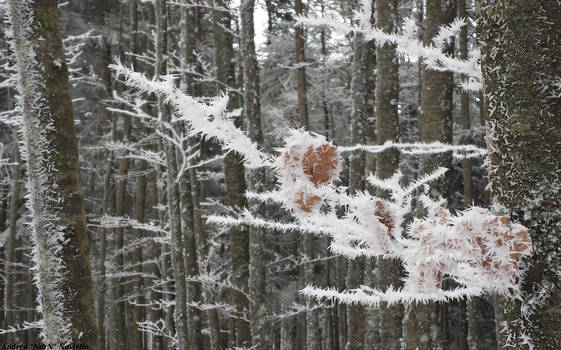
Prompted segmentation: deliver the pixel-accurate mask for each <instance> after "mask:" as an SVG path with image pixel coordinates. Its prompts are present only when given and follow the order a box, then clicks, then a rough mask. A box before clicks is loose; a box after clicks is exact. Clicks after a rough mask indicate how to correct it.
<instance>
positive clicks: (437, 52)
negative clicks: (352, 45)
mask: <svg viewBox="0 0 561 350" xmlns="http://www.w3.org/2000/svg"><path fill="white" fill-rule="evenodd" d="M360 4H361V5H360V9H359V10H358V11H355V16H354V19H355V21H354V23H345V22H342V21H341V20H340V19H338V18H335V17H325V18H308V17H304V16H298V17H297V18H296V22H297V25H307V26H316V27H330V28H333V29H335V30H337V31H339V32H342V33H360V34H362V35H363V38H364V40H375V42H376V45H384V44H386V43H391V44H395V49H396V51H397V52H398V53H400V54H405V55H409V56H417V57H419V58H421V59H422V60H423V62H424V63H425V64H426V65H427V67H428V68H430V69H434V70H439V71H451V72H454V73H457V74H461V75H463V76H465V77H467V80H466V81H463V82H462V83H461V86H462V87H463V88H464V89H465V90H472V91H478V90H480V89H481V87H482V81H483V80H482V75H481V66H480V64H479V60H480V56H481V55H480V52H479V50H474V51H471V52H470V53H469V55H468V59H467V60H463V59H460V58H456V57H453V56H452V55H449V54H446V53H445V52H446V45H447V44H448V40H449V39H450V38H451V37H454V36H455V35H456V34H458V33H459V31H460V28H461V27H462V26H464V25H466V24H465V21H464V19H455V20H454V21H453V22H452V23H450V24H449V25H445V26H442V27H441V28H440V30H439V32H438V34H437V35H436V36H435V38H434V39H433V40H432V44H431V45H425V44H424V43H423V42H422V41H420V40H419V39H418V35H417V33H416V29H417V25H416V23H415V21H414V20H413V19H407V20H405V21H404V24H403V27H402V28H401V33H397V32H395V33H386V32H384V31H383V30H382V29H380V28H376V27H375V26H373V25H372V24H371V22H370V16H371V13H372V0H361V1H360Z"/></svg>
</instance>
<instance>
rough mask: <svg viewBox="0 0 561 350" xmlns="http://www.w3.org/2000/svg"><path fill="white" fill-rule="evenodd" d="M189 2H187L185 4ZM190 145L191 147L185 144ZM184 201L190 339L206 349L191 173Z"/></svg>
mask: <svg viewBox="0 0 561 350" xmlns="http://www.w3.org/2000/svg"><path fill="white" fill-rule="evenodd" d="M184 3H186V2H184ZM193 22H194V21H193V18H192V14H191V10H189V9H187V8H182V9H181V23H180V30H181V34H180V35H181V41H180V50H181V67H182V68H183V69H187V67H188V66H189V65H190V64H192V63H193V62H194V58H193V55H194V49H195V39H194V34H193V32H194V30H195V29H194V28H193ZM181 89H182V90H183V91H185V92H186V93H192V89H193V87H192V83H191V77H190V75H189V74H187V73H185V72H183V73H182V75H181ZM185 146H188V145H185ZM179 186H180V201H181V219H182V221H181V223H182V228H183V233H184V235H183V237H184V240H185V242H184V247H185V256H184V260H185V269H186V274H187V278H188V279H191V280H190V281H189V282H187V304H188V306H187V317H188V324H189V337H190V339H191V349H192V350H201V349H203V334H202V322H203V318H202V312H201V309H200V308H199V307H198V306H192V305H195V304H197V303H200V302H201V297H202V291H201V289H202V288H201V283H200V282H198V281H193V280H192V279H194V278H195V277H196V276H198V275H199V262H198V253H197V239H196V236H195V229H194V215H195V214H194V208H193V199H192V196H191V180H190V176H189V174H184V175H183V176H182V178H181V179H180V183H179Z"/></svg>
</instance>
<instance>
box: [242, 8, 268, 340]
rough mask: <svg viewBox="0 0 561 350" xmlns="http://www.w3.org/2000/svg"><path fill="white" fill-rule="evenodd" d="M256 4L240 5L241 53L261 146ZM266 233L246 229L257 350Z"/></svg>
mask: <svg viewBox="0 0 561 350" xmlns="http://www.w3.org/2000/svg"><path fill="white" fill-rule="evenodd" d="M254 8H255V0H242V2H241V45H240V46H241V52H242V64H243V72H244V81H243V85H244V89H243V90H244V117H245V118H246V119H245V123H246V126H247V128H246V130H247V132H248V134H249V137H250V138H251V140H252V141H253V142H255V143H257V144H259V145H261V144H263V131H262V129H261V104H260V97H259V96H260V91H259V90H260V88H259V65H258V62H257V56H256V54H255V41H254V38H255V30H254V25H253V13H254ZM264 183H265V170H264V169H263V168H260V169H252V170H251V171H250V172H249V174H248V177H247V184H248V189H249V191H253V192H261V191H262V190H264ZM259 206H260V205H259V203H257V202H254V201H250V203H249V207H250V210H251V211H252V212H254V213H259ZM264 238H265V230H263V229H261V228H255V227H252V228H250V229H249V295H250V297H251V302H250V304H249V319H250V320H251V338H252V346H253V347H254V348H256V349H258V350H261V349H262V350H268V349H270V339H269V338H270V335H269V331H268V326H269V325H268V324H267V321H266V317H267V304H266V294H265V278H266V275H265V273H266V263H265V261H266V260H265V246H264V244H265V242H264Z"/></svg>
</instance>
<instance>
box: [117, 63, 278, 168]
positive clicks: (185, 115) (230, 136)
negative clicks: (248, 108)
mask: <svg viewBox="0 0 561 350" xmlns="http://www.w3.org/2000/svg"><path fill="white" fill-rule="evenodd" d="M110 68H111V69H113V70H115V71H116V73H117V75H118V76H122V77H124V78H125V83H126V84H127V85H128V86H130V87H133V88H136V89H138V90H139V91H141V92H146V93H152V94H155V95H158V96H162V97H164V98H165V100H166V102H167V103H169V104H170V105H171V106H172V107H173V110H174V113H175V118H174V119H173V120H172V121H171V123H172V124H175V123H181V122H183V123H188V126H189V127H190V128H191V130H192V131H191V134H203V135H205V136H209V137H214V138H216V139H218V140H219V141H220V142H221V143H222V145H223V147H224V148H225V149H227V150H228V151H236V152H238V153H239V154H241V155H243V156H244V158H245V161H246V163H245V164H246V165H247V166H248V167H250V168H257V167H262V166H264V165H267V164H271V159H270V158H269V156H268V155H267V154H265V153H263V152H261V151H260V150H259V149H258V147H257V145H256V144H255V143H253V142H252V141H251V140H250V139H249V137H247V135H245V134H244V133H243V132H242V131H241V130H240V129H238V128H236V127H235V125H234V122H233V121H232V119H231V117H232V115H231V114H230V113H228V112H227V111H226V106H227V104H228V97H227V96H225V95H223V96H220V97H217V98H214V99H205V100H201V99H195V98H194V97H191V96H188V95H186V94H184V93H182V92H181V91H180V90H179V89H177V88H176V87H175V84H174V77H173V76H170V75H166V76H162V78H161V79H159V80H151V79H148V78H147V77H146V76H145V75H144V74H141V73H137V72H135V71H133V70H132V69H130V68H128V67H125V66H124V65H122V64H121V63H120V62H119V61H118V60H116V64H112V65H111V66H110ZM159 122H162V121H159ZM168 129H170V130H175V129H174V128H173V127H168ZM170 141H174V140H170ZM174 143H175V142H174Z"/></svg>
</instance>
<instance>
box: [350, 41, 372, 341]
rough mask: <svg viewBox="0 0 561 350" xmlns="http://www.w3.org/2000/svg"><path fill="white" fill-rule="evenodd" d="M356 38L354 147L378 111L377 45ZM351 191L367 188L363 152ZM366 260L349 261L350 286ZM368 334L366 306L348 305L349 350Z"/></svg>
mask: <svg viewBox="0 0 561 350" xmlns="http://www.w3.org/2000/svg"><path fill="white" fill-rule="evenodd" d="M355 35H356V37H355V38H354V60H353V76H352V85H351V90H352V91H351V94H352V98H353V111H352V122H351V123H352V126H351V144H364V143H365V142H366V135H365V130H366V128H367V125H366V123H367V120H368V118H369V117H371V116H372V114H373V111H374V99H375V92H374V84H372V83H371V82H372V80H371V79H372V78H371V77H372V75H373V74H374V63H375V55H374V43H372V42H371V41H370V42H364V41H363V39H362V36H361V35H360V34H355ZM349 162H350V166H349V170H350V173H349V191H350V192H351V193H355V192H357V191H362V190H364V189H365V166H366V164H365V157H364V154H362V152H360V151H358V152H353V153H352V154H351V155H350V161H349ZM364 264H365V263H364V259H363V258H357V259H352V260H349V263H348V271H347V280H346V287H347V289H352V288H357V287H359V286H360V285H361V284H363V283H364ZM365 334H366V311H365V308H364V306H362V305H357V304H351V305H347V343H346V345H345V349H346V350H355V349H356V350H358V349H364V345H365V344H364V341H365Z"/></svg>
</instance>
